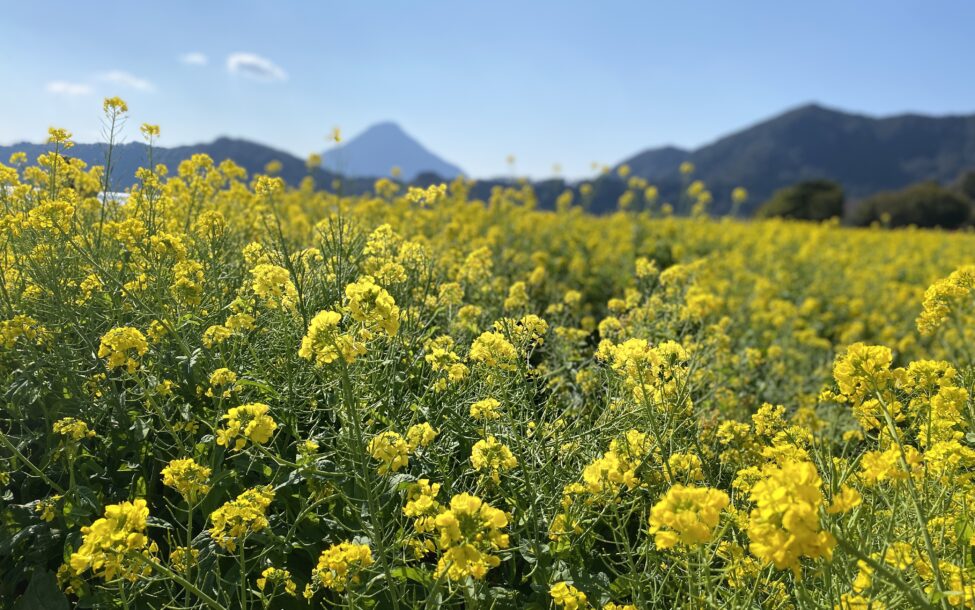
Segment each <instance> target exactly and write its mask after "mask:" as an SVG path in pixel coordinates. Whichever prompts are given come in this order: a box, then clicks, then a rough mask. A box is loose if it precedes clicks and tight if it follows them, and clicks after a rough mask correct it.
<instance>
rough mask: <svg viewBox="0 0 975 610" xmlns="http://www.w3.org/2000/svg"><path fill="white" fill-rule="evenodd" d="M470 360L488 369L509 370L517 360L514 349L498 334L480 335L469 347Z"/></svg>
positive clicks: (489, 332) (516, 353) (487, 333)
mask: <svg viewBox="0 0 975 610" xmlns="http://www.w3.org/2000/svg"><path fill="white" fill-rule="evenodd" d="M469 356H470V359H471V360H473V361H474V362H480V363H482V364H484V365H486V366H489V367H496V368H511V365H512V364H513V363H514V362H515V361H516V360H517V359H518V352H517V351H516V350H515V347H514V346H513V345H511V343H509V342H508V340H507V339H505V337H504V335H503V334H501V333H499V332H491V331H488V332H485V333H482V334H481V336H479V337H478V338H477V339H475V340H474V343H473V344H472V345H471V351H470V354H469Z"/></svg>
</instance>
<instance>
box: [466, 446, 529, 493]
mask: <svg viewBox="0 0 975 610" xmlns="http://www.w3.org/2000/svg"><path fill="white" fill-rule="evenodd" d="M471 465H473V466H474V470H477V471H478V472H481V471H488V473H489V474H490V476H491V479H492V480H494V482H495V483H497V482H499V481H500V475H499V473H500V472H502V471H504V470H511V469H512V468H514V467H515V466H517V465H518V460H517V459H516V458H515V456H514V454H512V453H511V449H508V447H507V445H505V444H504V443H501V442H498V440H497V439H496V438H494V437H493V436H489V437H487V438H486V439H481V440H479V441H477V442H476V443H474V447H473V448H471Z"/></svg>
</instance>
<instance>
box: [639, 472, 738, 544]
mask: <svg viewBox="0 0 975 610" xmlns="http://www.w3.org/2000/svg"><path fill="white" fill-rule="evenodd" d="M729 503H730V499H729V498H728V494H726V493H725V492H723V491H721V490H719V489H711V488H709V487H686V486H684V485H681V484H677V485H674V486H673V487H671V488H670V489H669V490H667V493H666V494H664V497H663V498H661V499H660V501H658V502H657V503H656V504H654V505H653V508H652V509H650V533H651V534H653V535H654V543H655V544H656V545H657V548H661V549H669V548H673V547H674V546H676V545H678V544H682V545H684V546H688V547H695V546H698V545H701V544H705V543H708V542H711V540H713V539H714V532H715V529H717V527H718V522H719V521H720V519H721V511H723V510H724V509H725V508H727V507H728V504H729Z"/></svg>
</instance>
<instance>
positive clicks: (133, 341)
mask: <svg viewBox="0 0 975 610" xmlns="http://www.w3.org/2000/svg"><path fill="white" fill-rule="evenodd" d="M147 351H149V344H148V343H147V342H146V338H145V336H144V335H143V334H142V333H141V332H139V330H138V329H136V328H131V327H129V326H122V327H118V328H113V329H112V330H110V331H108V332H107V333H105V334H104V335H103V336H102V340H101V344H100V345H99V346H98V357H99V358H105V359H106V360H107V363H106V364H107V366H108V368H109V369H117V368H120V367H123V366H124V367H125V368H126V369H127V370H128V371H129V372H130V373H134V372H135V370H136V369H137V368H139V361H138V360H137V358H140V357H142V356H144V355H145V354H146V352H147Z"/></svg>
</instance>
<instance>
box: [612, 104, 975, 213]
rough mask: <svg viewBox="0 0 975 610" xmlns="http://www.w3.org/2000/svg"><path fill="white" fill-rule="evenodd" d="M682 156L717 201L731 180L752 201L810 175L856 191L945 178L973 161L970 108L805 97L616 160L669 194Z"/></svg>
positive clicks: (974, 124)
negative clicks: (862, 104)
mask: <svg viewBox="0 0 975 610" xmlns="http://www.w3.org/2000/svg"><path fill="white" fill-rule="evenodd" d="M683 161H690V162H691V163H693V164H694V166H695V171H694V178H697V179H701V180H703V181H704V182H705V183H706V184H707V185H708V187H709V188H710V189H711V190H712V192H714V193H715V195H716V196H717V197H716V203H717V204H718V205H719V206H720V205H721V204H722V203H726V202H727V199H728V193H730V191H731V189H733V188H734V187H736V186H744V187H745V188H747V189H748V191H749V193H750V194H751V196H750V198H749V202H750V206H749V208H750V209H751V208H754V207H755V206H756V205H757V204H759V203H761V202H762V201H764V200H765V199H767V198H768V197H769V196H770V195H771V194H772V193H773V192H774V191H775V190H776V189H778V188H782V187H784V186H788V185H790V184H794V183H795V182H797V181H800V180H807V179H813V178H826V179H830V180H834V181H837V182H839V183H840V184H842V185H843V188H844V190H845V191H846V193H847V196H848V197H850V198H853V199H857V198H861V197H865V196H867V195H871V194H873V193H877V192H879V191H886V190H891V189H899V188H902V187H904V186H907V185H908V184H912V183H914V182H918V181H922V180H935V181H937V182H941V183H946V182H950V181H951V180H954V179H955V178H956V177H958V175H959V174H961V173H962V172H963V171H965V170H968V169H972V168H975V114H972V115H950V116H942V117H935V116H924V115H918V114H904V115H897V116H891V117H883V118H874V117H870V116H865V115H860V114H851V113H846V112H842V111H839V110H834V109H830V108H826V107H824V106H821V105H818V104H807V105H805V106H800V107H798V108H795V109H792V110H789V111H787V112H785V113H783V114H780V115H778V116H775V117H772V118H771V119H768V120H765V121H762V122H760V123H757V124H755V125H752V126H750V127H747V128H745V129H742V130H740V131H737V132H734V133H732V134H730V135H727V136H725V137H722V138H720V139H718V140H716V141H714V142H713V143H711V144H708V145H705V146H702V147H700V148H697V149H695V150H692V151H687V150H682V149H679V148H674V147H663V148H655V149H650V150H646V151H644V152H641V153H639V154H637V155H635V156H633V157H630V158H628V159H626V160H624V161H622V162H621V163H620V165H623V164H626V165H629V166H630V169H631V171H632V172H633V174H634V175H636V176H641V177H643V178H646V179H647V180H649V181H650V182H652V183H655V184H658V185H659V186H660V188H661V192H662V193H663V194H664V195H666V196H671V197H673V196H675V195H676V194H679V190H680V185H681V183H682V180H681V177H680V174H679V169H678V166H679V164H680V163H681V162H683ZM716 211H719V212H720V211H722V210H720V209H718V210H716Z"/></svg>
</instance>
